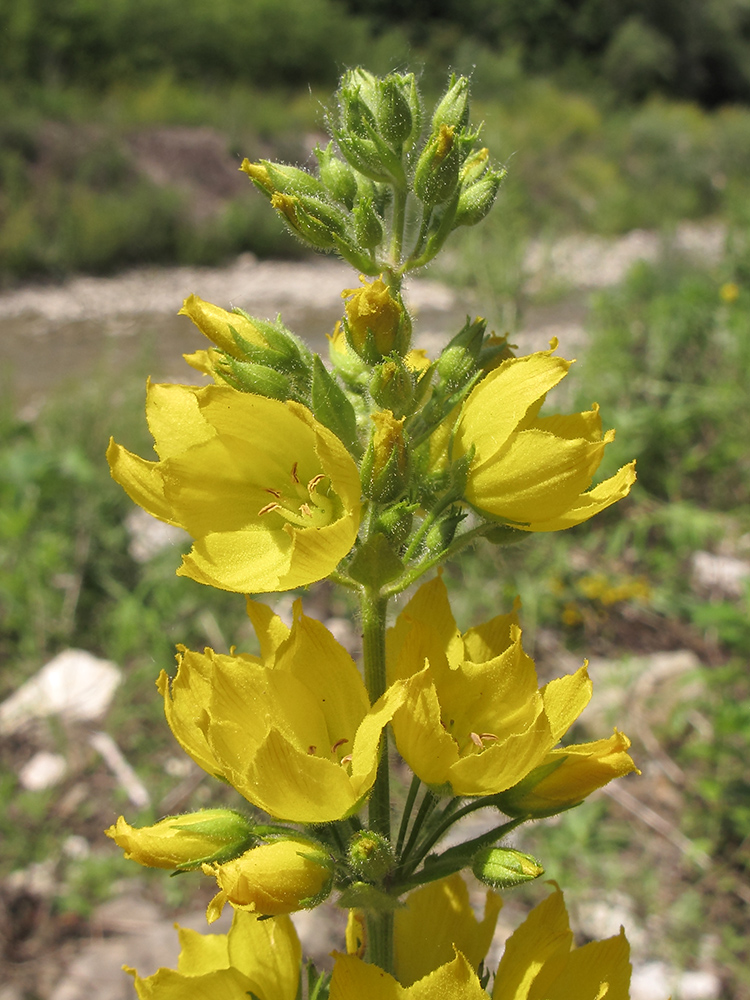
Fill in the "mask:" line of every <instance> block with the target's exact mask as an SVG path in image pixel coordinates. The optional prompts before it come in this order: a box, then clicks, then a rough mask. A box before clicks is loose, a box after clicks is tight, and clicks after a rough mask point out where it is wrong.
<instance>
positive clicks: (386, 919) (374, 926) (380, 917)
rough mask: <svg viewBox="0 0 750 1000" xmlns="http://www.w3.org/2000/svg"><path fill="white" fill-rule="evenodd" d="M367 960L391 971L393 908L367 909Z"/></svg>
mask: <svg viewBox="0 0 750 1000" xmlns="http://www.w3.org/2000/svg"><path fill="white" fill-rule="evenodd" d="M366 957H367V961H368V962H370V963H371V964H372V965H379V966H380V968H381V969H384V970H385V971H386V972H390V973H391V974H392V973H393V910H367V952H366Z"/></svg>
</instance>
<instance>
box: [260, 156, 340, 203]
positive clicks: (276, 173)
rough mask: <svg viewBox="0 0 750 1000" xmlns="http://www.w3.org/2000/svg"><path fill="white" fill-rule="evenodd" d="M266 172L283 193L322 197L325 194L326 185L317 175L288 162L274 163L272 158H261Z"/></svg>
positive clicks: (277, 188) (276, 187)
mask: <svg viewBox="0 0 750 1000" xmlns="http://www.w3.org/2000/svg"><path fill="white" fill-rule="evenodd" d="M260 162H261V163H262V164H263V166H264V167H265V168H266V172H267V174H268V176H269V178H270V179H271V182H272V184H273V185H274V187H275V189H276V190H277V191H281V192H282V193H283V194H295V195H312V196H313V197H317V198H319V197H321V195H323V196H324V195H325V187H324V186H323V184H322V182H321V181H319V180H318V178H317V177H313V175H312V174H308V173H307V171H306V170H300V168H299V167H293V166H291V165H290V164H288V163H272V162H271V161H270V160H261V161H260Z"/></svg>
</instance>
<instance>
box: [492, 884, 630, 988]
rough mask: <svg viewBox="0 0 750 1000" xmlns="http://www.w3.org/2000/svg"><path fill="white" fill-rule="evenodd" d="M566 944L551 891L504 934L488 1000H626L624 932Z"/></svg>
mask: <svg viewBox="0 0 750 1000" xmlns="http://www.w3.org/2000/svg"><path fill="white" fill-rule="evenodd" d="M572 943H573V935H572V933H571V931H570V924H569V922H568V914H567V912H566V910H565V903H564V901H563V895H562V893H561V892H560V891H559V890H557V891H556V892H553V893H552V895H551V896H549V897H548V898H547V899H545V900H544V902H542V903H540V904H539V906H537V907H536V908H535V909H534V910H532V911H531V913H530V914H529V916H528V917H527V918H526V920H525V921H524V922H523V923H522V924H521V926H520V927H519V928H518V929H517V930H516V931H515V933H514V934H513V935H512V936H511V937H510V938H509V939H508V942H507V944H506V945H505V952H504V954H503V957H502V959H501V960H500V965H499V966H498V970H497V975H496V976H495V985H494V989H493V991H492V1000H571V997H575V1000H604V998H605V997H606V1000H628V995H629V989H630V973H631V966H630V961H629V957H630V946H629V945H628V942H627V939H626V937H625V934H624V932H623V931H622V930H620V933H619V934H618V935H617V937H612V938H608V939H607V940H605V941H592V942H591V943H590V944H586V945H584V946H583V947H582V948H576V949H574V950H573V951H571V945H572Z"/></svg>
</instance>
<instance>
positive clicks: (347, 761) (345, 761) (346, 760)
mask: <svg viewBox="0 0 750 1000" xmlns="http://www.w3.org/2000/svg"><path fill="white" fill-rule="evenodd" d="M351 762H352V755H351V754H350V753H348V754H347V755H346V757H342V758H341V760H340V761H339V764H351Z"/></svg>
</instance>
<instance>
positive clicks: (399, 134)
mask: <svg viewBox="0 0 750 1000" xmlns="http://www.w3.org/2000/svg"><path fill="white" fill-rule="evenodd" d="M378 84H379V86H378V93H377V106H376V110H375V115H376V118H377V123H378V130H379V132H380V134H381V135H382V136H383V138H384V139H385V141H386V142H387V143H388V145H389V146H390V147H391V148H392V149H394V150H396V151H398V150H400V149H401V146H402V145H403V143H404V142H405V141H406V139H408V138H409V136H410V135H411V131H412V120H411V108H410V107H409V101H408V99H407V98H406V97H405V96H404V93H403V90H402V78H399V77H398V76H396V75H395V74H393V73H392V74H391V75H390V76H387V77H386V78H385V79H384V80H379V81H378Z"/></svg>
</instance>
